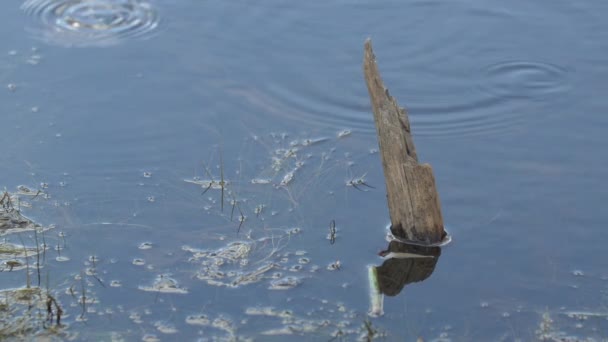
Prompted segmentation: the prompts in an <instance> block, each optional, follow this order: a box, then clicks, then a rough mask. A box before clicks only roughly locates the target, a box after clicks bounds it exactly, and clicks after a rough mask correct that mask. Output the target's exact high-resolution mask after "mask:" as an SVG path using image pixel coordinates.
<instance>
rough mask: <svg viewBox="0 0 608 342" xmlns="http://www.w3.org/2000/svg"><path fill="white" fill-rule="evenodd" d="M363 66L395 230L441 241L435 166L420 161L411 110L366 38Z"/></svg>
mask: <svg viewBox="0 0 608 342" xmlns="http://www.w3.org/2000/svg"><path fill="white" fill-rule="evenodd" d="M363 70H364V73H365V81H366V83H367V89H368V91H369V96H370V99H371V104H372V109H373V112H374V121H375V123H376V132H377V133H378V143H379V146H380V153H381V156H382V167H383V169H384V178H385V181H386V192H387V199H388V209H389V212H390V216H391V231H392V233H393V235H395V236H397V237H399V238H402V239H406V240H409V241H413V242H417V243H423V244H435V243H439V242H441V241H442V239H443V238H444V237H445V235H446V233H445V231H444V229H443V218H442V216H441V208H440V204H439V194H438V193H437V190H436V187H435V178H434V176H433V169H432V168H431V166H430V165H428V164H419V163H418V156H417V154H416V147H415V146H414V140H413V139H412V133H411V130H410V122H409V119H408V117H407V112H406V111H405V109H403V108H401V107H399V104H398V103H397V101H396V100H395V99H394V98H393V97H392V96H390V94H389V92H388V89H386V88H385V87H384V83H383V82H382V78H381V77H380V73H379V71H378V66H377V64H376V56H375V55H374V52H373V50H372V43H371V40H370V39H368V40H367V41H366V42H365V49H364V59H363Z"/></svg>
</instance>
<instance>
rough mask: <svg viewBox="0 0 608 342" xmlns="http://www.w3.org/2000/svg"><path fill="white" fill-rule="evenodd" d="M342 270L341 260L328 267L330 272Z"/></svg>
mask: <svg viewBox="0 0 608 342" xmlns="http://www.w3.org/2000/svg"><path fill="white" fill-rule="evenodd" d="M340 268H342V263H341V262H340V260H336V261H334V262H332V263H331V264H329V265H327V270H328V271H338V270H340Z"/></svg>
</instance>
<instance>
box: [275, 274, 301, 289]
mask: <svg viewBox="0 0 608 342" xmlns="http://www.w3.org/2000/svg"><path fill="white" fill-rule="evenodd" d="M299 284H300V279H299V278H296V277H285V278H281V279H277V280H273V281H271V282H270V286H269V287H268V289H269V290H289V289H292V288H294V287H296V286H298V285H299Z"/></svg>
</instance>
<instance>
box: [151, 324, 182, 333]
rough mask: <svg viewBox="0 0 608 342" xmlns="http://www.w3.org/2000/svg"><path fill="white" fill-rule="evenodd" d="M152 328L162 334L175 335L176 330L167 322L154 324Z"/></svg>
mask: <svg viewBox="0 0 608 342" xmlns="http://www.w3.org/2000/svg"><path fill="white" fill-rule="evenodd" d="M154 326H155V327H156V329H157V330H158V331H160V332H161V333H163V334H177V333H178V330H177V328H176V327H175V325H173V324H171V323H167V322H155V323H154Z"/></svg>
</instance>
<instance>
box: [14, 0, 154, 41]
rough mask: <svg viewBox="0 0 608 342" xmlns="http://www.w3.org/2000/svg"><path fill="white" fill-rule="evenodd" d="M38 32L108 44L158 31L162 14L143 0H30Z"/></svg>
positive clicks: (46, 36) (49, 37)
mask: <svg viewBox="0 0 608 342" xmlns="http://www.w3.org/2000/svg"><path fill="white" fill-rule="evenodd" d="M21 8H22V9H23V10H24V11H25V12H26V13H27V14H29V15H30V16H32V17H33V18H35V19H37V21H38V23H37V28H36V29H35V30H34V34H36V35H37V36H40V37H41V38H43V39H44V40H46V41H49V42H52V43H57V44H60V45H67V46H106V45H111V44H116V43H118V42H120V41H122V40H124V39H127V38H132V37H141V36H145V35H147V34H149V33H150V32H152V31H154V30H155V29H156V28H157V27H158V24H159V17H158V14H157V12H156V10H155V9H154V7H152V5H151V4H149V3H148V2H146V1H143V0H27V1H25V2H24V3H23V5H22V6H21Z"/></svg>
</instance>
